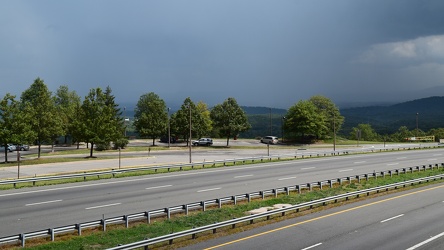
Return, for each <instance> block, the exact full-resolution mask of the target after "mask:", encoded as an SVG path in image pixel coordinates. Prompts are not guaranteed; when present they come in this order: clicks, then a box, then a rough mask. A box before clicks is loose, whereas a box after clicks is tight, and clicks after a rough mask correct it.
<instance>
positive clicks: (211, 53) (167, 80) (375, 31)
mask: <svg viewBox="0 0 444 250" xmlns="http://www.w3.org/2000/svg"><path fill="white" fill-rule="evenodd" d="M0 6H1V8H0V37H1V39H0V98H2V97H3V96H4V95H5V94H6V93H11V94H14V95H16V96H17V97H20V95H21V93H22V92H23V91H24V90H26V89H27V88H29V86H30V85H31V84H32V83H33V81H34V80H35V79H36V78H37V77H40V78H41V79H43V80H44V82H45V84H46V85H47V86H48V88H49V90H51V91H53V92H55V91H56V90H57V88H59V87H60V86H61V85H67V86H68V87H69V89H70V90H74V91H76V92H77V94H78V95H79V96H81V97H82V99H83V98H84V96H86V95H87V94H88V92H89V90H90V89H93V88H97V87H100V88H102V89H104V88H106V87H107V86H110V87H111V89H112V91H113V94H114V95H115V97H116V101H117V102H119V103H137V101H138V100H139V98H140V96H141V95H143V94H145V93H149V92H154V93H156V94H157V95H159V96H160V98H162V99H163V100H164V101H165V102H166V104H167V106H175V105H176V106H178V105H180V104H182V103H183V101H184V100H185V98H187V97H191V99H192V100H193V101H194V102H198V101H203V102H205V103H207V104H208V105H209V106H210V107H211V106H213V105H215V104H218V103H222V102H223V101H224V100H226V99H227V98H228V97H234V98H236V100H237V102H238V104H239V105H242V106H263V107H275V108H285V109H287V108H289V107H290V106H292V105H294V104H295V103H297V102H298V101H300V100H306V99H309V98H310V97H312V96H314V95H322V96H325V97H327V98H330V99H331V100H332V101H333V102H335V103H337V104H341V103H369V102H371V103H375V102H401V101H408V100H413V99H418V98H424V97H429V96H433V95H438V96H443V95H444V15H443V13H444V1H442V0H334V1H332V0H273V1H272V0H125V1H123V0H120V1H117V0H76V1H68V0H39V1H33V0H27V1H24V0H0Z"/></svg>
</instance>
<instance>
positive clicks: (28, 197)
mask: <svg viewBox="0 0 444 250" xmlns="http://www.w3.org/2000/svg"><path fill="white" fill-rule="evenodd" d="M441 162H444V149H434V150H420V151H399V152H391V153H381V154H364V155H351V156H347V157H327V158H316V159H305V160H298V161H288V162H278V163H264V164H255V165H246V166H236V167H226V168H218V169H205V170H195V171H185V172H175V173H170V174H159V175H150V176H141V177H134V178H122V179H111V180H101V181H94V182H85V183H73V184H65V185H57V186H47V187H37V188H29V189H20V190H6V191H1V192H0V225H1V226H0V237H2V236H7V235H13V234H19V233H23V232H30V231H35V230H41V229H47V228H51V227H57V226H65V225H71V224H75V223H80V222H86V221H91V220H97V219H101V218H102V217H114V216H120V215H124V214H131V213H137V212H143V211H149V210H153V209H160V208H164V207H170V206H175V205H182V204H188V203H191V202H198V201H202V200H208V199H214V198H219V197H226V196H230V195H235V194H242V193H248V192H254V191H260V190H265V189H272V188H278V187H285V186H290V185H296V184H304V183H307V182H313V181H320V180H328V179H332V178H338V177H346V176H354V175H357V174H364V173H370V172H373V171H382V170H390V169H398V168H402V167H411V166H416V165H424V164H434V163H441Z"/></svg>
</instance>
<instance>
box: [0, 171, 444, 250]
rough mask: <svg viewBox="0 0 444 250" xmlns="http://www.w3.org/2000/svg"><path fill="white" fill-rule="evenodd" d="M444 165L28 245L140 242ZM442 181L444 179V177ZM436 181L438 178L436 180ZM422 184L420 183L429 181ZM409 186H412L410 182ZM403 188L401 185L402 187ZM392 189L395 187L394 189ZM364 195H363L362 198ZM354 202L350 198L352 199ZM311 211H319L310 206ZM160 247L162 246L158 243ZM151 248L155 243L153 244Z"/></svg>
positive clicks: (179, 243)
mask: <svg viewBox="0 0 444 250" xmlns="http://www.w3.org/2000/svg"><path fill="white" fill-rule="evenodd" d="M443 172H444V171H443V169H440V170H437V169H435V170H427V171H422V172H414V173H406V174H400V175H393V177H392V178H390V177H389V176H386V177H385V178H382V177H380V178H378V179H370V180H369V181H365V180H361V182H360V183H357V182H353V183H350V184H344V185H342V186H339V185H335V186H334V187H333V188H324V189H323V190H319V189H314V190H313V191H311V192H303V193H302V194H297V193H294V192H293V193H290V195H279V196H278V197H277V198H274V197H273V198H269V199H266V200H261V199H259V200H253V201H252V202H250V203H246V202H243V203H240V204H238V205H236V206H234V205H224V206H223V207H222V208H221V209H209V210H207V211H205V212H193V213H191V214H189V215H188V216H178V215H176V216H173V218H172V219H171V220H163V219H156V220H154V222H153V221H152V223H151V224H146V223H144V222H135V223H132V224H131V225H130V228H128V229H126V228H124V226H123V225H108V226H107V230H108V231H106V232H101V231H100V230H99V229H95V230H87V231H86V230H85V231H84V232H83V233H82V234H83V236H76V235H72V234H68V235H65V236H56V242H50V243H48V242H47V239H35V240H29V241H27V243H26V244H27V246H29V247H28V248H29V249H45V250H46V249H54V250H58V249H63V250H66V249H85V250H86V249H88V250H89V249H106V248H110V247H114V246H117V245H118V244H128V243H131V242H136V241H140V240H143V239H145V238H154V237H158V236H161V235H166V234H169V233H172V232H179V231H183V230H186V229H190V228H193V227H199V226H203V225H208V224H212V223H215V222H220V221H225V220H229V219H232V218H239V217H242V216H245V215H246V212H247V211H250V210H252V209H256V208H260V207H265V206H272V205H274V204H282V203H284V204H288V203H289V204H298V203H302V202H307V201H311V200H316V199H320V198H324V197H328V196H333V195H338V194H343V193H346V192H352V191H356V190H362V189H367V188H371V187H376V186H382V185H386V184H390V183H395V182H400V181H405V180H411V179H416V178H420V177H425V176H431V175H436V174H442V173H443ZM441 182H442V181H441ZM435 183H436V182H435ZM428 184H430V183H427V184H421V185H417V186H423V185H428ZM407 188H411V187H410V186H409V187H407ZM398 190H401V189H398ZM391 192H392V191H391ZM360 199H362V198H360ZM349 202H350V201H349ZM331 206H338V204H336V203H335V204H329V205H327V206H321V207H318V208H317V209H318V210H319V209H326V208H328V207H331ZM310 211H316V209H315V210H310ZM310 211H303V212H300V213H292V214H289V215H287V216H286V218H289V217H295V216H300V215H303V214H304V213H307V212H310ZM282 219H285V218H282V217H276V218H274V221H276V220H282ZM272 221H273V220H270V221H262V222H259V223H256V222H255V224H253V225H249V226H245V225H244V226H242V227H241V226H239V225H238V226H237V229H235V230H231V229H221V230H219V233H218V234H216V235H213V234H212V233H211V232H209V233H202V234H201V235H199V237H198V238H197V240H193V241H189V240H188V239H182V240H178V241H175V244H174V245H171V246H168V245H167V244H168V243H167V242H166V243H165V244H161V245H160V247H164V248H167V249H174V248H177V247H181V246H184V245H187V244H190V242H192V243H193V244H194V243H196V242H197V241H199V240H205V239H207V238H212V237H216V236H220V235H226V234H232V233H235V232H238V231H243V230H245V229H247V228H251V227H255V226H260V225H263V224H267V223H272ZM158 247H159V246H158ZM0 249H6V248H4V247H0ZM150 249H152V247H151V246H150Z"/></svg>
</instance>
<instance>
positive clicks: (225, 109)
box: [210, 97, 251, 147]
mask: <svg viewBox="0 0 444 250" xmlns="http://www.w3.org/2000/svg"><path fill="white" fill-rule="evenodd" d="M210 116H211V119H212V120H213V124H214V127H217V128H219V131H220V133H221V135H222V136H225V137H226V138H227V147H228V146H229V143H230V137H232V136H237V135H238V134H239V133H240V132H244V131H247V130H248V129H250V128H251V125H250V124H249V123H248V119H247V115H246V114H245V112H244V111H243V110H242V109H241V108H240V107H239V105H238V104H237V101H236V99H234V98H232V97H229V98H228V99H227V100H225V101H224V102H223V103H222V104H217V105H216V106H214V107H213V109H212V110H211V113H210Z"/></svg>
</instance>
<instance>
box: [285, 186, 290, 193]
mask: <svg viewBox="0 0 444 250" xmlns="http://www.w3.org/2000/svg"><path fill="white" fill-rule="evenodd" d="M285 192H286V193H287V195H290V188H289V187H285Z"/></svg>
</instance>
